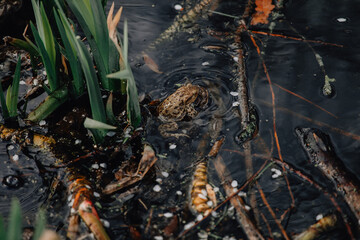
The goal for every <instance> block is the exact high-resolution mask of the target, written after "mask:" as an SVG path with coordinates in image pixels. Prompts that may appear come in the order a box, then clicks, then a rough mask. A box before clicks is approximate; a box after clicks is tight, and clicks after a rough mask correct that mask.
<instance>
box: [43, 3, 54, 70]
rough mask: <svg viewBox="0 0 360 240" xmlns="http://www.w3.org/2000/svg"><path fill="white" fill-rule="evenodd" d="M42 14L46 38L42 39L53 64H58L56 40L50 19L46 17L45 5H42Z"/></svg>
mask: <svg viewBox="0 0 360 240" xmlns="http://www.w3.org/2000/svg"><path fill="white" fill-rule="evenodd" d="M40 14H41V19H42V27H43V28H44V29H43V31H44V36H43V37H44V38H42V40H43V42H44V43H45V48H46V51H47V52H48V53H49V57H50V60H51V62H52V63H54V65H55V62H56V49H55V39H54V35H53V32H52V30H51V26H50V23H49V19H48V17H47V16H46V12H45V9H44V5H43V3H42V2H41V3H40Z"/></svg>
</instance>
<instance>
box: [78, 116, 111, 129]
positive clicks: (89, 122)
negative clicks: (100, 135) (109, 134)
mask: <svg viewBox="0 0 360 240" xmlns="http://www.w3.org/2000/svg"><path fill="white" fill-rule="evenodd" d="M84 127H86V128H91V129H106V130H115V129H116V127H115V126H112V125H109V124H106V123H103V122H100V121H96V120H94V119H92V118H85V121H84Z"/></svg>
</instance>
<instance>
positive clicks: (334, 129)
mask: <svg viewBox="0 0 360 240" xmlns="http://www.w3.org/2000/svg"><path fill="white" fill-rule="evenodd" d="M257 101H258V102H260V103H261V104H264V105H266V106H268V107H270V106H271V104H269V103H268V102H266V101H264V100H262V99H257ZM276 110H277V111H282V112H285V113H288V114H291V115H294V116H296V117H298V118H301V119H304V120H306V121H308V122H311V123H314V124H316V125H318V126H320V127H326V128H329V129H330V130H331V131H333V132H336V133H339V134H341V135H344V136H346V137H350V138H352V139H354V140H356V141H360V136H359V135H356V134H354V133H351V132H347V131H345V130H343V129H340V128H337V127H333V126H331V125H329V124H327V123H324V122H321V121H318V120H314V119H311V118H309V117H306V116H304V115H302V114H299V113H297V112H294V111H292V110H290V109H288V108H284V107H276Z"/></svg>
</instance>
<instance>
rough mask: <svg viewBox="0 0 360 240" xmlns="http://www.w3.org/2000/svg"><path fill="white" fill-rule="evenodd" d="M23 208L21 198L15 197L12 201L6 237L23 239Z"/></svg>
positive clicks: (17, 239) (16, 239) (15, 239)
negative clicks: (21, 207)
mask: <svg viewBox="0 0 360 240" xmlns="http://www.w3.org/2000/svg"><path fill="white" fill-rule="evenodd" d="M21 224H22V220H21V209H20V203H19V200H18V199H16V198H13V199H12V201H11V211H10V220H9V226H8V229H7V235H6V239H13V240H19V239H21V233H22V231H21Z"/></svg>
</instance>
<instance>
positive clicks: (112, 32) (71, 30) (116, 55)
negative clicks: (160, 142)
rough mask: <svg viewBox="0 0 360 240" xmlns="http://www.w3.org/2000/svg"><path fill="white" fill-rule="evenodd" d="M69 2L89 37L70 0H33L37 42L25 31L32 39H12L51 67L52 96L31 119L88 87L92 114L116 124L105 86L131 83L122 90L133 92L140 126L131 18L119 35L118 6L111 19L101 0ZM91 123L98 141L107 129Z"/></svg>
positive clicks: (131, 105)
mask: <svg viewBox="0 0 360 240" xmlns="http://www.w3.org/2000/svg"><path fill="white" fill-rule="evenodd" d="M66 4H67V5H68V6H69V8H70V9H71V10H72V12H73V14H74V16H75V18H76V21H78V22H79V23H80V26H81V31H82V32H84V33H85V37H86V42H83V41H82V40H81V38H80V37H79V36H77V34H76V31H77V30H76V29H75V25H74V23H73V21H72V20H71V19H69V18H68V17H66V15H65V13H64V10H63V7H64V6H65V2H62V1H56V0H55V1H53V3H52V4H47V5H48V9H45V6H44V3H43V2H42V1H37V0H32V5H33V9H34V15H35V19H36V26H35V25H34V24H33V23H30V26H31V30H32V34H33V36H34V39H35V43H33V42H32V41H31V40H30V39H29V38H28V37H25V40H26V41H23V40H20V39H15V38H8V41H9V43H10V44H13V45H15V46H17V47H21V48H23V49H24V50H29V49H31V51H30V52H29V53H30V54H31V57H32V59H35V57H38V56H40V58H41V62H42V63H43V66H44V68H45V70H46V75H47V81H45V82H43V83H42V87H43V88H44V90H45V91H46V93H47V94H48V97H47V98H46V99H45V101H44V102H42V103H41V104H40V105H39V106H38V107H37V108H36V109H35V110H33V111H31V112H30V113H29V114H28V117H27V119H28V120H30V121H33V122H39V121H40V120H43V119H45V118H46V117H48V116H49V115H50V114H52V113H53V112H54V111H56V109H57V108H58V107H60V106H61V105H62V104H64V103H65V102H69V101H72V100H74V99H75V100H76V99H78V98H79V97H81V96H82V95H83V94H84V93H85V91H86V90H87V94H88V96H89V102H90V106H91V112H92V115H91V116H92V118H93V119H94V120H95V121H98V122H101V123H111V124H115V125H116V122H114V121H113V119H114V118H113V117H112V116H113V115H114V114H113V113H112V111H111V110H110V109H111V108H109V107H106V104H105V103H104V102H103V98H102V91H108V92H109V91H111V92H114V93H117V92H118V93H121V91H122V90H123V89H126V92H122V93H123V94H126V96H127V102H126V106H127V114H128V120H129V122H130V124H131V125H132V126H133V127H135V128H136V127H138V126H139V124H140V121H141V115H140V107H139V101H138V94H137V89H136V84H135V80H134V77H133V74H132V71H131V68H130V66H129V63H128V57H127V56H128V33H127V31H128V30H127V22H126V20H125V22H124V33H123V39H120V38H119V37H120V35H119V33H118V32H117V30H116V27H117V25H118V23H119V21H120V16H121V11H122V9H119V10H118V12H117V13H116V15H115V17H114V19H113V11H114V7H112V9H111V11H110V12H109V16H108V19H107V20H106V16H105V13H104V8H103V5H102V4H101V3H100V1H98V0H82V1H71V0H68V1H66ZM103 4H104V1H103ZM49 5H50V6H51V8H50V7H49ZM84 6H86V7H84ZM48 16H51V18H50V17H48ZM104 26H107V28H106V27H104ZM60 39H61V41H60ZM94 66H96V69H97V71H96V70H95V68H94ZM14 83H16V82H15V81H14ZM85 85H86V88H85V87H84V86H85ZM14 86H15V87H14V88H13V90H12V93H14V91H15V90H17V88H16V85H15V84H14ZM124 86H126V87H124ZM9 95H10V94H9ZM15 99H17V97H16V98H15ZM2 102H3V101H2ZM9 104H10V103H9ZM108 104H112V103H111V102H108ZM12 106H14V103H12ZM3 109H4V112H5V114H4V116H7V115H6V108H3ZM105 109H107V110H105ZM9 114H10V117H11V116H14V110H13V108H12V111H11V113H9ZM86 126H87V127H88V128H89V129H91V131H92V133H93V136H94V139H95V142H97V143H100V142H103V140H104V137H105V135H106V132H107V130H106V129H104V128H97V127H93V125H92V122H91V123H90V125H89V122H88V124H87V125H86Z"/></svg>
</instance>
